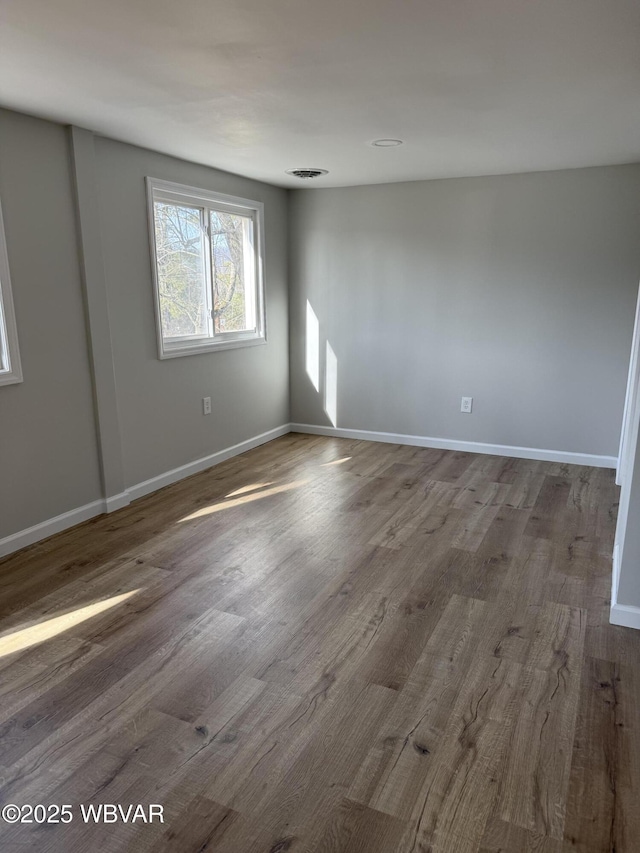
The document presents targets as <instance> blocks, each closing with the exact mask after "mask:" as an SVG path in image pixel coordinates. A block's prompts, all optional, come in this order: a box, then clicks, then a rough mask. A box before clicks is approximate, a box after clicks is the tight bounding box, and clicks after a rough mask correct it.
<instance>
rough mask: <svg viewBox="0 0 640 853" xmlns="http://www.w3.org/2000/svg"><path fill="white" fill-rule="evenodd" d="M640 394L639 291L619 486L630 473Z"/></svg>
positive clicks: (623, 420) (621, 440) (619, 456)
mask: <svg viewBox="0 0 640 853" xmlns="http://www.w3.org/2000/svg"><path fill="white" fill-rule="evenodd" d="M639 394H640V292H639V293H638V298H637V301H636V315H635V323H634V326H633V338H632V340H631V357H630V359H629V375H628V378H627V393H626V396H625V400H624V411H623V414H622V428H621V430H620V449H619V451H618V465H617V467H616V484H617V485H618V486H621V485H622V483H623V480H624V479H625V477H627V476H628V475H629V473H630V468H631V466H632V449H633V447H634V445H635V442H632V440H631V433H632V431H633V424H634V423H635V420H636V419H635V413H636V409H637V407H638V397H639Z"/></svg>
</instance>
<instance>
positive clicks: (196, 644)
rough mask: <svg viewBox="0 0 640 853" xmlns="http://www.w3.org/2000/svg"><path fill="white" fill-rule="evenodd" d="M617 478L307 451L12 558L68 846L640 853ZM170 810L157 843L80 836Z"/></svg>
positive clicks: (27, 710)
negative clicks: (612, 594) (100, 817)
mask: <svg viewBox="0 0 640 853" xmlns="http://www.w3.org/2000/svg"><path fill="white" fill-rule="evenodd" d="M616 508H617V489H616V487H615V485H614V481H613V472H611V471H606V470H602V469H593V468H585V467H578V466H568V465H561V464H551V463H541V462H533V461H525V460H517V459H507V458H501V457H495V456H477V455H472V454H468V453H457V452H448V451H440V450H428V449H422V448H415V447H404V446H398V445H381V444H372V443H365V442H359V441H351V440H340V439H328V438H320V437H311V436H301V435H289V436H285V437H284V438H281V439H278V440H277V441H274V442H272V443H270V444H268V445H265V446H263V447H260V448H258V449H256V450H253V451H251V452H249V453H246V454H244V455H243V456H241V457H236V458H235V459H232V460H230V461H228V462H226V463H224V464H222V465H219V466H218V467H216V468H213V469H211V470H210V471H207V472H204V473H202V474H199V475H197V476H195V477H191V478H190V479H188V480H184V481H182V482H180V483H178V484H176V485H175V486H171V487H169V488H167V489H165V490H163V491H161V492H158V493H156V494H154V495H151V496H150V497H148V498H145V499H142V500H140V501H137V502H136V503H135V504H133V505H132V506H131V507H128V508H127V509H124V510H121V511H119V512H117V513H115V514H113V515H110V516H103V517H101V518H99V519H96V520H93V521H91V522H87V523H86V524H84V525H81V526H80V527H78V528H75V529H74V530H72V531H68V532H66V533H64V534H61V535H59V536H57V537H54V538H52V539H50V540H49V541H47V542H43V543H41V544H39V545H37V546H34V547H32V548H30V549H28V550H26V551H23V552H22V553H20V554H17V555H14V556H13V557H11V558H9V559H7V560H5V561H3V562H2V563H1V564H0V588H1V591H2V597H1V601H2V617H3V620H2V624H1V625H0V628H1V629H2V634H1V636H0V673H1V681H0V684H1V686H0V697H1V708H0V778H1V779H2V789H1V799H2V804H7V803H15V804H17V805H20V806H22V805H24V804H27V803H30V804H35V803H40V804H45V805H46V804H50V803H56V804H59V805H62V804H71V805H72V808H73V820H72V822H71V823H68V824H66V825H64V824H57V825H38V824H36V823H33V824H14V825H9V824H7V823H2V822H0V849H1V850H2V851H13V850H16V851H23V850H28V849H33V850H37V851H41V853H46V851H56V853H84V852H85V851H87V852H88V851H92V852H93V851H96V850H100V851H101V853H109V851H135V853H145V851H149V853H157V852H158V851H176V853H191V851H193V853H196V851H216V853H285V851H292V852H293V853H298V851H300V853H302V851H306V853H311V851H323V853H325V851H326V853H330V851H331V852H332V853H338V851H344V853H346V851H349V853H356V851H359V853H396V851H398V853H417V851H431V853H498V851H503V852H504V853H526V851H537V853H569V851H579V852H580V853H606V852H608V853H614V851H615V853H636V851H639V850H640V809H639V808H638V803H639V802H640V799H639V796H640V632H634V631H632V630H630V629H626V628H618V627H613V626H610V625H609V624H608V611H609V591H610V578H611V552H612V543H613V533H614V524H615V514H616ZM81 803H82V804H83V805H85V806H87V805H89V804H94V805H97V804H101V803H102V804H104V803H115V804H117V803H120V804H123V805H124V806H127V805H128V804H137V803H141V804H143V805H144V806H145V808H147V807H148V805H149V804H161V805H162V806H163V807H164V818H165V822H164V823H159V822H158V821H157V819H156V820H155V821H154V822H153V823H140V822H139V821H136V823H134V824H132V823H123V822H122V821H118V822H116V823H110V824H106V823H98V824H91V823H89V824H87V823H84V822H83V820H82V816H81V812H80V808H79V806H80V804H81Z"/></svg>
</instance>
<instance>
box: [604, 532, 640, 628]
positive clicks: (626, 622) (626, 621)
mask: <svg viewBox="0 0 640 853" xmlns="http://www.w3.org/2000/svg"><path fill="white" fill-rule="evenodd" d="M619 581H620V547H619V546H618V545H616V546H615V547H614V549H613V571H612V572H611V609H610V611H609V622H610V623H611V624H612V625H621V626H622V627H623V628H638V629H640V607H635V606H634V605H633V604H618V583H619Z"/></svg>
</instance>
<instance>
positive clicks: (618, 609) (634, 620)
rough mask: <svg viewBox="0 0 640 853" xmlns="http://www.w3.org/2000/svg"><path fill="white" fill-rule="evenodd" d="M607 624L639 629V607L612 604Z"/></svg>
mask: <svg viewBox="0 0 640 853" xmlns="http://www.w3.org/2000/svg"><path fill="white" fill-rule="evenodd" d="M609 622H611V624H612V625H621V626H622V627H623V628H640V607H633V606H632V605H631V604H612V605H611V613H610V615H609Z"/></svg>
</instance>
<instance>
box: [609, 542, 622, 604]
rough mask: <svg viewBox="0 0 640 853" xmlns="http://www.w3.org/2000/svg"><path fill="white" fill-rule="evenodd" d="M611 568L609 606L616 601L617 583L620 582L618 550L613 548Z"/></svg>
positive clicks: (615, 547) (616, 547) (615, 546)
mask: <svg viewBox="0 0 640 853" xmlns="http://www.w3.org/2000/svg"><path fill="white" fill-rule="evenodd" d="M612 562H613V566H612V569H611V606H612V607H613V605H614V604H615V602H617V600H618V582H619V580H620V548H619V546H618V545H617V544H616V545H614V546H613V561H612Z"/></svg>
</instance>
